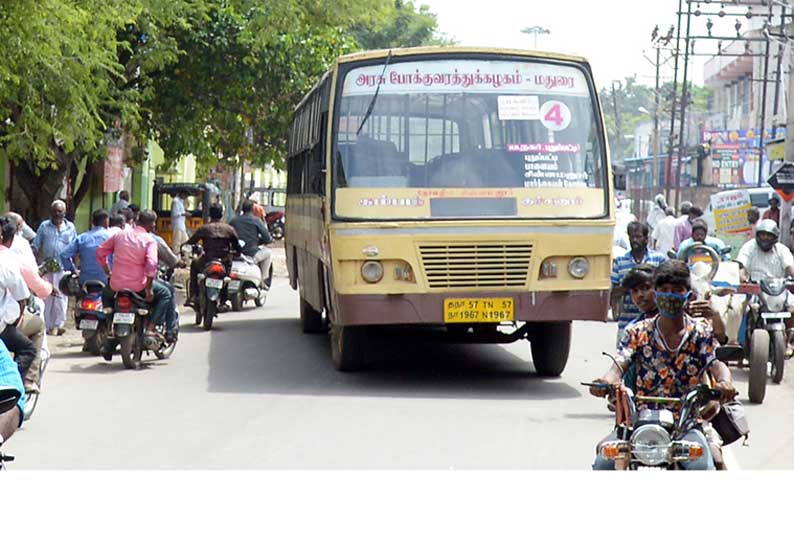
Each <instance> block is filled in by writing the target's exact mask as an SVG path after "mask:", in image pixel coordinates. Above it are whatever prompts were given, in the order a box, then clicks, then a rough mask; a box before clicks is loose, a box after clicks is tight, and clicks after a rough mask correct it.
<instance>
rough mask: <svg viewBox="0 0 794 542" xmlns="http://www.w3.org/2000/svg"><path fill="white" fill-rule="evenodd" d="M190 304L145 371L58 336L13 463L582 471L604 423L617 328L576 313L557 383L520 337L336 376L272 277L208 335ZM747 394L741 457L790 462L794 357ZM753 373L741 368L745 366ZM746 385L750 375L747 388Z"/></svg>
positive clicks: (607, 424) (762, 464) (408, 337)
mask: <svg viewBox="0 0 794 542" xmlns="http://www.w3.org/2000/svg"><path fill="white" fill-rule="evenodd" d="M190 320H192V312H188V313H186V314H185V315H184V316H183V327H182V334H181V336H180V342H179V344H178V346H177V350H176V353H175V354H174V357H173V359H171V360H169V361H166V362H159V361H156V360H153V363H152V364H151V365H150V366H148V367H147V368H145V369H142V370H140V371H126V370H124V369H122V366H121V362H120V359H118V358H117V359H115V360H114V361H113V362H112V363H106V362H104V361H102V360H101V359H99V358H94V357H86V356H85V355H83V354H82V353H81V352H80V347H79V341H76V340H75V339H74V338H72V339H71V340H69V341H65V342H64V345H63V346H62V347H61V348H59V353H58V354H57V356H56V357H55V358H54V359H53V361H52V362H51V365H50V368H49V370H48V372H47V374H46V377H45V382H44V386H43V392H44V394H43V395H42V398H41V402H40V404H39V407H38V410H37V411H36V413H35V415H34V418H33V419H32V420H30V422H29V423H27V424H26V425H25V427H24V428H23V429H22V430H20V431H19V432H18V433H17V434H16V435H15V436H14V437H13V438H12V439H11V440H10V441H9V442H8V443H6V445H5V446H4V451H5V452H6V453H9V454H12V455H15V456H16V457H17V461H16V462H14V463H12V464H10V465H9V467H10V468H12V469H15V470H16V469H580V470H584V469H589V467H590V464H591V462H592V455H593V450H594V446H595V444H596V442H597V441H598V440H599V439H600V438H601V437H603V436H604V435H605V434H607V433H608V432H609V431H610V429H611V423H612V419H613V418H612V416H613V415H612V414H611V413H610V412H608V411H607V409H606V405H605V402H604V401H603V400H600V399H596V398H594V397H591V396H590V395H589V394H588V393H587V390H586V389H585V388H584V387H582V386H580V385H579V382H581V381H586V380H590V379H592V378H594V377H596V376H599V375H601V374H602V373H603V372H604V370H605V369H606V367H607V363H606V362H605V361H604V360H603V358H602V356H601V355H600V352H601V351H603V350H609V349H611V348H612V346H613V344H614V338H613V337H614V335H615V324H613V323H606V324H602V323H577V324H576V325H575V328H574V344H573V348H572V355H571V359H570V361H569V364H568V368H567V369H566V371H565V373H564V374H563V376H562V377H561V378H559V379H544V378H540V377H538V376H536V375H535V372H534V369H533V366H532V364H531V363H530V362H529V349H528V345H527V343H526V342H520V343H515V344H512V345H507V346H496V345H443V344H437V343H434V342H428V341H426V340H423V339H422V338H421V337H419V336H418V335H417V334H415V333H396V334H394V335H392V336H389V337H386V338H384V339H382V340H381V342H380V347H379V350H380V353H381V359H380V360H379V361H378V362H377V363H376V364H375V366H374V367H373V368H372V369H371V370H369V371H367V372H363V373H358V374H341V373H338V372H336V371H335V370H334V369H333V368H332V366H331V363H330V361H329V355H330V352H329V345H328V339H327V337H326V336H307V335H302V334H301V332H300V328H299V323H298V305H297V295H296V293H295V292H293V291H292V290H291V289H290V288H289V286H288V285H287V283H286V280H285V279H283V278H281V279H278V280H277V281H276V283H275V285H274V288H273V291H272V292H271V294H270V297H269V299H268V301H267V304H266V305H265V307H263V308H261V309H254V308H248V309H246V310H244V311H243V312H241V313H227V314H222V315H221V316H220V317H219V319H218V320H217V322H216V328H215V329H214V330H213V331H212V332H209V333H208V332H204V331H201V330H199V329H197V328H195V327H194V326H193V325H192V322H190ZM787 370H788V376H787V377H786V380H785V381H784V383H783V384H782V385H780V386H771V385H770V388H769V389H768V392H767V400H766V402H765V403H764V404H763V405H760V406H752V405H748V411H749V416H750V423H751V426H752V435H751V439H750V441H749V443H750V446H749V447H742V446H741V445H740V444H736V445H733V446H731V447H730V450H731V451H732V454H733V459H734V461H732V465H733V466H735V467H738V468H741V469H791V468H794V424H791V423H790V422H791V419H792V415H794V389H792V388H794V386H793V385H792V382H794V373H792V371H794V364H791V363H789V366H788V368H787ZM736 379H737V380H738V381H740V382H746V371H736ZM740 390H741V392H742V395H744V396H745V397H746V385H745V384H740Z"/></svg>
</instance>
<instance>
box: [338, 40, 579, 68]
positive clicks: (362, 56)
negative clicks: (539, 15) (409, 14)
mask: <svg viewBox="0 0 794 542" xmlns="http://www.w3.org/2000/svg"><path fill="white" fill-rule="evenodd" d="M389 51H391V55H392V56H393V57H396V56H409V55H424V54H438V53H472V54H499V55H515V56H526V57H534V58H545V59H550V60H569V61H571V62H580V63H585V64H589V62H588V61H587V59H586V58H584V57H581V56H574V55H567V54H562V53H550V52H546V51H532V50H527V49H501V48H496V47H461V46H454V47H453V46H440V45H436V46H429V47H407V48H404V49H378V50H375V51H360V52H357V53H350V54H347V55H344V56H340V57H339V58H338V59H337V63H338V64H346V63H348V62H357V61H359V60H369V59H372V58H379V57H383V58H386V57H387V56H388V55H389Z"/></svg>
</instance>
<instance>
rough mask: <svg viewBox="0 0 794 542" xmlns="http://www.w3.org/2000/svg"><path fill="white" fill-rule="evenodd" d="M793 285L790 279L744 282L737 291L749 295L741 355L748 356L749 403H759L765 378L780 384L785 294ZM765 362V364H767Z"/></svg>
mask: <svg viewBox="0 0 794 542" xmlns="http://www.w3.org/2000/svg"><path fill="white" fill-rule="evenodd" d="M792 286H794V282H792V281H791V280H790V279H783V278H780V279H763V280H761V281H759V282H758V283H753V282H749V283H744V284H742V285H741V286H740V289H739V291H740V292H742V293H745V294H748V295H749V296H750V298H749V302H748V303H747V326H746V332H745V336H744V349H745V352H749V354H750V358H749V361H750V378H749V396H750V402H751V403H763V402H764V396H765V395H766V379H767V376H771V377H772V382H774V383H775V384H780V382H781V381H782V380H783V370H784V367H785V359H786V320H787V319H788V318H790V317H791V313H790V312H788V311H787V310H786V293H787V291H788V289H789V288H791V287H792ZM767 362H769V365H767Z"/></svg>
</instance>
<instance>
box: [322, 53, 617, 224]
mask: <svg viewBox="0 0 794 542" xmlns="http://www.w3.org/2000/svg"><path fill="white" fill-rule="evenodd" d="M588 77H589V76H588V75H587V74H586V72H585V71H584V69H583V68H580V67H578V66H576V65H574V64H562V63H553V62H545V61H538V60H534V59H532V60H530V59H528V60H474V59H471V60H460V59H449V58H446V59H442V58H439V59H435V60H434V59H426V60H412V61H400V62H398V61H393V62H391V63H389V64H388V65H387V66H386V67H385V69H384V64H383V63H381V64H376V65H367V66H359V67H353V68H352V69H350V70H348V71H347V72H346V73H345V74H344V77H343V78H341V83H340V87H339V92H338V93H337V95H338V96H339V99H338V101H337V106H336V114H335V118H334V124H333V127H334V144H335V146H334V168H333V188H334V214H335V216H337V217H340V218H348V219H385V220H393V219H452V218H469V219H471V218H505V217H508V218H509V217H516V218H597V217H603V216H605V215H606V214H607V201H608V200H607V197H608V194H607V172H606V166H605V164H604V141H603V134H602V131H601V127H600V124H599V123H598V122H597V120H596V119H597V116H596V115H597V109H596V107H595V103H594V96H593V93H592V92H591V85H590V84H589V81H588ZM376 91H377V96H376ZM373 100H374V103H373ZM370 108H371V111H369V114H367V113H368V110H369V109H370Z"/></svg>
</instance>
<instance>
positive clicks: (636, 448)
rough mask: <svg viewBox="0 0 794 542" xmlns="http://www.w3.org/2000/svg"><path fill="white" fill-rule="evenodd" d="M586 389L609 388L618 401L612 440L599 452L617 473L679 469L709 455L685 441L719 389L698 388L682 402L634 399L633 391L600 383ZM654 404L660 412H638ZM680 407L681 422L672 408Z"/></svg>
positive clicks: (599, 448) (652, 398) (670, 399)
mask: <svg viewBox="0 0 794 542" xmlns="http://www.w3.org/2000/svg"><path fill="white" fill-rule="evenodd" d="M582 384H583V385H584V386H588V387H596V388H602V389H608V390H609V392H610V398H611V399H614V401H615V408H616V412H615V429H616V430H617V436H616V438H615V439H613V440H608V441H605V442H601V443H600V444H599V445H598V448H597V453H598V455H599V456H600V457H602V458H603V459H608V460H612V461H614V462H615V470H646V469H660V470H679V469H681V468H682V465H683V464H685V463H687V462H689V461H692V460H695V459H699V458H701V457H703V455H704V454H705V453H706V452H707V450H705V449H704V447H703V445H702V444H701V443H699V442H693V441H688V440H684V439H683V437H684V435H686V433H687V432H689V431H690V430H692V429H693V428H694V427H695V426H696V425H697V424H698V423H699V421H698V413H699V410H700V407H702V406H704V405H706V403H708V402H709V401H718V400H720V397H721V394H720V391H719V390H715V389H712V388H709V387H708V386H705V385H699V386H697V387H696V388H695V389H693V390H692V391H690V392H689V393H687V394H686V395H685V396H684V397H683V398H682V399H677V398H670V397H647V396H646V397H642V396H637V397H635V396H634V394H633V393H632V392H631V390H628V389H623V390H621V389H620V387H619V386H612V385H609V384H603V383H599V382H583V383H582ZM643 403H645V404H654V405H657V407H659V408H658V409H651V408H647V409H643V410H639V411H638V409H637V406H638V405H639V404H643ZM674 405H677V406H678V407H679V416H678V420H676V419H675V416H674V415H673V410H672V408H667V407H668V406H669V407H672V406H674Z"/></svg>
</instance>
